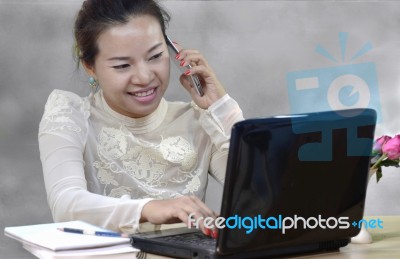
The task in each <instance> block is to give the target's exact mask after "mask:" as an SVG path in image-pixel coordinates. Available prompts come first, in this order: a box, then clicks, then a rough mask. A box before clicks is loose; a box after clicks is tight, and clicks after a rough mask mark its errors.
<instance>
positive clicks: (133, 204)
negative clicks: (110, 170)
mask: <svg viewBox="0 0 400 259" xmlns="http://www.w3.org/2000/svg"><path fill="white" fill-rule="evenodd" d="M39 148H40V156H41V160H42V166H43V175H44V181H45V186H46V191H47V199H48V203H49V206H50V209H51V212H52V214H53V218H54V220H55V221H69V220H83V221H87V222H89V223H92V224H95V225H98V226H102V227H105V228H108V229H112V230H117V231H122V230H126V231H132V230H133V231H135V230H136V229H137V228H138V227H139V222H140V217H141V210H142V208H143V206H144V205H145V204H146V203H147V202H148V201H150V199H138V200H132V199H130V197H122V198H120V199H118V198H111V197H106V196H102V195H98V194H94V193H91V192H89V191H88V190H87V187H86V180H85V175H84V161H83V150H82V148H81V147H80V146H79V145H76V144H74V143H73V142H71V141H69V140H67V139H64V138H62V137H60V136H56V135H52V134H42V135H40V137H39Z"/></svg>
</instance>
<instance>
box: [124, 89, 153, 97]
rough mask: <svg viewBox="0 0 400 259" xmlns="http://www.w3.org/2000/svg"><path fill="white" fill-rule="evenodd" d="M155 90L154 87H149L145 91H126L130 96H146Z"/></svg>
mask: <svg viewBox="0 0 400 259" xmlns="http://www.w3.org/2000/svg"><path fill="white" fill-rule="evenodd" d="M155 90H156V89H155V88H153V89H150V90H148V91H145V92H136V93H132V92H128V94H129V95H132V96H136V97H146V96H149V95H152V94H153V93H154V92H155Z"/></svg>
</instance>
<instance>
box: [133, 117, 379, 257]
mask: <svg viewBox="0 0 400 259" xmlns="http://www.w3.org/2000/svg"><path fill="white" fill-rule="evenodd" d="M375 124H376V112H375V111H374V110H372V109H351V110H341V111H327V112H317V113H307V114H296V115H288V116H276V117H271V118H257V119H247V120H244V121H241V122H238V123H236V124H235V125H234V127H233V129H232V134H231V141H230V149H229V157H228V162H227V163H228V164H227V172H226V180H225V185H224V191H223V199H222V204H221V211H220V216H221V217H222V218H223V219H225V221H223V222H224V223H225V224H222V226H225V227H224V228H222V227H221V228H219V235H218V238H217V239H212V238H209V237H207V236H205V235H203V234H202V233H201V232H200V231H198V230H196V229H195V228H191V229H188V228H178V229H172V230H165V231H155V232H147V233H142V234H137V235H132V236H131V243H132V245H133V246H134V247H137V248H139V249H141V250H142V251H144V252H148V253H153V254H159V255H163V256H169V257H175V258H256V257H277V256H285V255H291V254H298V253H307V252H324V251H329V250H336V249H338V248H340V247H343V246H346V245H347V244H348V243H349V242H350V238H351V237H353V236H355V235H357V234H358V232H359V228H358V222H359V221H360V220H361V219H362V217H363V212H364V205H365V196H366V189H367V181H368V170H369V165H370V152H371V149H372V144H373V138H374V130H375Z"/></svg>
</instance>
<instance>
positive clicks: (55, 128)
mask: <svg viewBox="0 0 400 259" xmlns="http://www.w3.org/2000/svg"><path fill="white" fill-rule="evenodd" d="M89 114H90V105H89V103H88V101H87V100H86V99H84V98H81V97H79V96H78V95H76V94H73V93H70V92H66V91H61V90H54V91H53V92H52V93H51V94H50V96H49V98H48V100H47V103H46V105H45V109H44V114H43V117H42V120H41V122H40V124H39V137H40V136H41V135H43V134H52V135H57V136H60V137H63V138H65V139H68V140H69V141H71V142H73V143H74V144H79V145H81V146H83V144H84V143H85V141H86V134H87V130H86V129H87V120H88V117H89Z"/></svg>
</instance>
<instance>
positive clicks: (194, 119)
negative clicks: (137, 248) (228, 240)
mask: <svg viewBox="0 0 400 259" xmlns="http://www.w3.org/2000/svg"><path fill="white" fill-rule="evenodd" d="M242 119H243V115H242V111H241V110H240V108H239V106H238V104H237V103H236V102H235V101H234V100H233V99H232V98H230V97H229V96H228V95H225V96H224V97H223V98H221V99H220V100H218V101H217V102H216V103H214V104H213V105H212V106H211V107H209V109H208V110H203V109H200V108H199V107H197V106H196V105H195V104H194V103H183V102H167V101H166V100H164V99H162V101H161V103H160V105H159V107H158V108H157V110H156V111H154V112H153V113H152V114H150V115H148V116H146V117H144V118H139V119H133V118H130V117H126V116H124V115H121V114H119V113H117V112H115V111H113V110H112V109H111V108H110V107H109V106H108V105H107V103H106V102H105V100H104V98H103V96H102V92H101V91H99V92H97V93H96V94H94V95H93V94H91V95H89V96H88V97H84V98H82V97H79V96H78V95H76V94H73V93H71V92H66V91H61V90H54V91H53V92H52V93H51V94H50V96H49V98H48V101H47V103H46V106H45V111H44V114H43V118H42V120H41V122H40V127H39V148H40V157H41V161H42V166H43V174H44V181H45V186H46V191H47V199H48V202H49V206H50V208H51V211H52V214H53V217H54V220H55V221H67V220H77V219H79V220H84V221H87V222H90V223H92V224H96V225H99V226H103V227H106V228H108V229H113V230H117V231H132V230H133V231H136V230H137V229H138V227H139V219H140V215H141V210H142V208H143V206H144V205H145V204H146V203H147V202H148V201H150V200H151V199H168V198H174V197H179V196H181V195H195V196H197V197H199V198H200V199H203V198H204V195H205V193H204V192H205V188H206V185H207V176H208V173H210V174H212V175H214V176H215V177H216V178H217V179H218V180H219V181H221V182H222V181H223V180H224V175H225V168H226V160H227V152H228V147H229V137H230V131H231V127H232V125H233V124H234V123H235V122H237V121H239V120H242Z"/></svg>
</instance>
